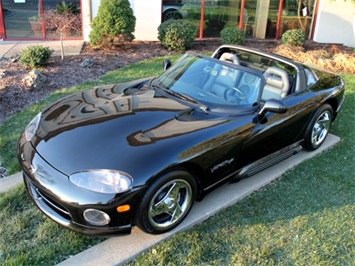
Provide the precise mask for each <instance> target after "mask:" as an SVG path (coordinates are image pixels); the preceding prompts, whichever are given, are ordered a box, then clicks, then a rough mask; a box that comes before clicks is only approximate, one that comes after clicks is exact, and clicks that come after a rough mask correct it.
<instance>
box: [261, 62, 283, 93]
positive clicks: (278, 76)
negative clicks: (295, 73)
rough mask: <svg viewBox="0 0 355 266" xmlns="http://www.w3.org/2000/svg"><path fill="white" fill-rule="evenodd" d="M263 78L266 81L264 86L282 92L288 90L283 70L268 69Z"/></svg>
mask: <svg viewBox="0 0 355 266" xmlns="http://www.w3.org/2000/svg"><path fill="white" fill-rule="evenodd" d="M264 77H265V79H266V84H269V85H271V86H274V87H278V88H280V89H282V90H288V88H289V81H288V74H287V72H286V71H285V70H283V69H280V68H277V67H269V68H268V69H266V71H265V72H264Z"/></svg>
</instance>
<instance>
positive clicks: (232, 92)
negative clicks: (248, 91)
mask: <svg viewBox="0 0 355 266" xmlns="http://www.w3.org/2000/svg"><path fill="white" fill-rule="evenodd" d="M223 97H224V99H225V100H226V101H228V102H234V99H235V98H238V100H239V103H240V102H245V103H248V97H247V96H246V95H245V93H244V92H243V91H242V90H240V89H238V88H236V87H229V88H227V89H226V90H225V91H224V95H223Z"/></svg>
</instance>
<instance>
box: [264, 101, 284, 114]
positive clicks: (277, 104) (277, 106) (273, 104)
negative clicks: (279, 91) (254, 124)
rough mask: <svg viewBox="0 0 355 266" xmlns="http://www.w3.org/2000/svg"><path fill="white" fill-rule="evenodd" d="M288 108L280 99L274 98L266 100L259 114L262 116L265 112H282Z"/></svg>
mask: <svg viewBox="0 0 355 266" xmlns="http://www.w3.org/2000/svg"><path fill="white" fill-rule="evenodd" d="M287 110H288V107H287V106H286V105H285V104H284V103H283V102H281V101H279V100H276V99H270V100H267V101H266V102H265V104H264V106H263V108H261V110H260V112H259V116H264V115H265V114H266V113H267V112H272V113H277V114H284V113H286V112H287Z"/></svg>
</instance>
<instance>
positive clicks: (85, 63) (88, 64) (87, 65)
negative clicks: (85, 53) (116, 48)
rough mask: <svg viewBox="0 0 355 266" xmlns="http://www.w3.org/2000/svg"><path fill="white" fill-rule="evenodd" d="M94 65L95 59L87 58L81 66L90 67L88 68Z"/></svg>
mask: <svg viewBox="0 0 355 266" xmlns="http://www.w3.org/2000/svg"><path fill="white" fill-rule="evenodd" d="M93 65H94V60H92V59H85V60H84V61H83V62H82V63H81V64H80V66H81V67H88V68H90V67H92V66H93Z"/></svg>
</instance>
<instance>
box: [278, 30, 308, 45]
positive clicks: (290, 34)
mask: <svg viewBox="0 0 355 266" xmlns="http://www.w3.org/2000/svg"><path fill="white" fill-rule="evenodd" d="M305 40H306V36H305V33H304V31H303V30H300V29H293V30H288V31H285V32H284V34H282V38H281V42H282V44H290V45H293V46H302V45H303V44H304V42H305Z"/></svg>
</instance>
